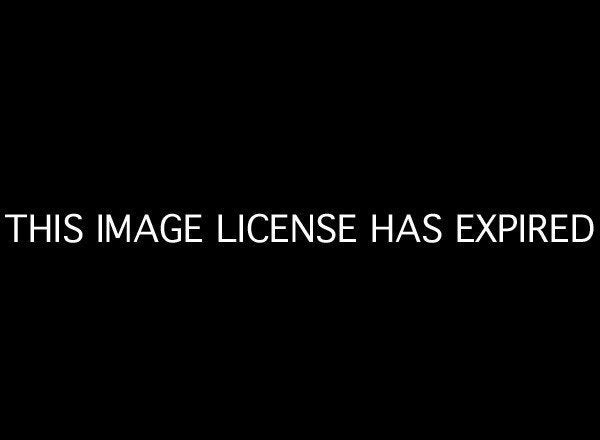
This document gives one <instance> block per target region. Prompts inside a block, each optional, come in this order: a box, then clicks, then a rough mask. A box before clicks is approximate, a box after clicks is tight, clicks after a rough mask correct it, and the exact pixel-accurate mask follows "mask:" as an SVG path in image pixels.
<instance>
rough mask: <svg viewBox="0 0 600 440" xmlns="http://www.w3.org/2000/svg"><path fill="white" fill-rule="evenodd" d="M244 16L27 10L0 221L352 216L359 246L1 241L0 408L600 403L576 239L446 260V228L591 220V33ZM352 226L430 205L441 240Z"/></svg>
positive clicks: (347, 416)
mask: <svg viewBox="0 0 600 440" xmlns="http://www.w3.org/2000/svg"><path fill="white" fill-rule="evenodd" d="M52 12H57V11H52ZM153 12H157V11H153ZM163 12H164V11H163ZM247 12H248V14H247V13H246V12H240V11H239V10H237V9H236V11H233V10H232V11H228V12H227V13H225V14H224V15H223V14H221V15H216V14H215V13H214V12H212V11H211V12H207V11H204V12H195V13H193V14H190V15H188V14H186V13H184V12H183V11H180V12H177V13H175V15H173V16H171V15H170V14H169V15H167V14H166V13H165V15H164V16H163V14H162V12H161V14H159V15H160V18H156V16H155V15H152V17H150V16H147V15H146V13H145V12H144V13H141V12H140V11H137V12H136V13H133V14H127V15H126V14H125V13H124V12H122V13H119V14H114V16H112V15H111V16H110V17H107V18H102V19H100V18H99V17H100V15H97V14H100V12H97V13H96V12H95V13H94V14H92V15H85V19H83V18H82V16H78V18H77V19H75V18H74V19H66V22H65V23H63V22H62V21H57V20H50V19H48V16H46V17H45V16H44V14H43V13H41V14H40V16H36V17H35V19H34V18H33V15H36V14H34V13H33V12H32V11H30V12H28V14H26V15H25V16H23V17H24V19H25V20H24V21H19V23H18V24H16V25H15V26H14V29H10V30H8V31H7V39H6V44H5V52H4V55H3V66H4V67H3V70H4V72H3V73H4V74H5V79H4V80H3V85H4V87H3V96H4V99H3V110H4V111H3V124H2V125H3V133H4V136H3V137H4V142H3V156H4V158H3V160H2V173H1V176H2V177H1V179H2V201H1V202H2V205H1V206H2V213H3V214H4V213H5V212H31V213H42V212H43V213H67V212H79V213H83V214H86V215H87V216H89V215H92V214H94V213H96V212H105V211H107V210H110V211H113V212H124V211H131V212H151V213H153V214H155V215H158V214H160V213H163V212H169V211H175V212H179V213H186V212H190V213H202V214H204V215H205V216H206V217H208V218H210V217H211V216H214V215H215V214H216V213H217V212H222V211H229V212H237V211H239V210H243V211H246V212H252V211H256V212H288V213H292V212H294V213H319V212H325V211H328V212H334V213H335V212H356V213H359V215H361V243H360V244H359V245H348V246H342V245H338V246H331V247H326V248H323V247H321V248H317V247H291V246H285V245H283V246H275V245H273V246H268V247H262V248H252V247H244V248H234V249H232V248H227V249H225V248H218V247H216V246H214V245H210V244H207V245H206V246H199V247H175V248H164V247H158V248H154V247H152V246H138V247H129V248H128V247H126V246H124V247H117V248H115V247H111V248H102V247H98V246H95V245H94V244H93V243H88V244H83V245H81V246H76V247H63V246H54V247H53V246H39V247H35V248H31V247H27V246H23V247H20V246H10V245H9V243H8V242H7V240H4V242H3V245H2V254H3V257H5V258H3V263H2V264H3V270H2V273H3V278H4V282H3V284H4V285H5V286H6V287H5V288H3V289H2V291H3V295H2V301H3V303H4V304H3V307H2V311H3V314H4V315H5V319H3V324H4V327H5V331H4V338H3V339H4V341H5V347H6V348H5V355H6V356H5V358H6V362H5V365H7V366H8V367H9V370H10V373H9V374H8V375H7V376H6V382H7V384H8V385H9V386H10V388H11V389H13V388H14V389H15V393H14V394H11V396H14V397H11V404H10V408H11V412H12V413H13V414H15V415H20V416H23V414H31V410H32V409H34V408H35V409H38V410H40V411H39V412H40V413H41V414H45V415H46V417H47V418H45V419H44V420H47V421H46V422H44V423H49V424H52V425H57V426H63V423H67V424H71V423H73V420H74V419H77V420H78V421H83V422H88V423H86V425H87V426H88V427H89V426H99V427H107V426H109V425H112V422H113V421H123V420H128V421H131V420H133V421H134V425H136V426H138V427H148V426H150V427H152V428H153V429H158V426H157V425H160V426H163V427H165V428H166V429H167V430H168V431H171V430H174V429H176V428H180V427H181V426H183V425H184V424H183V422H184V421H191V422H192V423H193V424H201V426H198V427H200V428H202V427H203V426H204V425H203V423H205V420H207V419H208V420H210V421H212V422H213V423H214V422H216V423H217V424H218V425H219V426H221V427H222V429H225V430H230V429H239V428H242V429H251V428H255V427H256V428H261V429H266V428H269V429H273V428H274V427H275V426H276V425H278V424H279V423H281V422H283V423H282V424H283V426H284V427H285V428H286V429H287V430H286V431H282V432H288V431H290V430H291V431H295V430H298V429H306V430H308V432H314V431H313V430H312V429H313V428H312V427H313V426H315V422H317V423H318V422H323V421H328V422H330V423H329V426H330V428H329V429H331V430H332V431H331V432H337V430H340V429H344V428H350V429H357V430H358V429H359V428H363V429H365V430H366V431H365V432H372V431H373V430H375V429H383V428H384V427H386V426H387V425H388V424H389V423H391V424H392V426H395V427H396V428H399V427H400V428H401V427H403V426H407V427H408V425H404V424H403V423H405V422H401V421H402V420H407V419H408V420H410V421H412V422H413V423H416V424H418V425H420V426H421V427H422V428H423V429H426V430H431V429H440V428H441V429H455V428H460V429H465V428H467V427H469V428H471V429H473V428H474V427H475V425H477V424H478V423H481V422H483V425H484V426H485V427H486V428H487V429H488V430H490V429H491V430H497V429H507V430H509V432H512V431H510V430H511V429H512V428H511V427H512V426H514V423H515V422H522V421H525V420H528V421H532V420H533V421H534V423H532V424H531V426H532V428H533V429H540V427H548V426H551V427H553V428H556V429H557V428H558V426H557V425H559V424H560V425H561V426H563V427H566V428H568V429H573V424H572V423H573V419H572V418H571V416H572V415H573V414H576V415H577V417H578V418H579V420H580V421H581V420H583V419H584V418H585V417H586V414H588V411H589V409H586V408H587V405H586V403H585V402H586V396H589V395H590V394H591V393H592V390H593V389H595V388H594V385H593V381H592V375H591V372H592V371H593V369H594V366H595V365H596V364H595V363H594V362H592V359H593V356H592V355H593V348H594V347H593V341H594V339H595V338H596V336H597V327H598V326H597V322H596V320H595V314H596V310H597V304H596V301H595V299H594V297H593V295H594V293H595V290H597V289H596V287H595V284H594V283H593V281H595V279H594V269H595V266H596V262H597V253H596V247H597V238H595V239H594V242H593V243H590V244H587V245H560V244H559V245H552V246H544V245H541V246H522V245H521V246H518V245H515V244H508V245H506V246H486V245H482V246H460V245H458V244H456V243H455V242H454V241H455V240H454V238H455V236H454V225H453V218H454V216H455V215H456V214H457V213H460V212H477V213H487V214H490V213H512V214H518V213H530V212H531V213H545V214H549V213H585V214H588V215H592V216H593V217H594V218H595V220H596V221H597V212H598V211H597V208H596V207H595V205H596V203H595V200H596V199H595V195H594V193H593V188H594V187H595V186H596V184H595V180H596V179H595V178H594V177H595V174H594V161H593V159H592V154H593V152H592V147H593V146H594V145H596V144H597V135H596V133H595V130H594V128H595V121H596V118H597V108H596V107H595V102H596V101H597V85H596V84H595V82H594V81H593V78H595V77H597V69H596V68H595V66H594V65H593V54H594V52H593V49H594V47H593V46H592V44H591V43H592V40H591V39H589V38H590V36H589V35H588V33H591V32H592V29H591V28H589V27H588V26H587V25H586V24H585V23H584V22H583V21H582V19H581V18H580V17H575V18H569V17H567V16H566V15H565V16H563V17H561V19H560V20H559V21H556V19H553V20H550V19H549V18H543V17H542V16H541V15H540V14H539V13H536V14H532V15H527V17H526V18H524V17H525V13H524V11H521V13H520V14H516V15H514V16H513V15H510V14H509V16H506V15H504V14H500V11H496V12H494V13H487V12H483V11H481V13H480V15H477V13H476V12H475V11H469V14H466V11H445V12H441V11H427V12H425V13H420V14H416V13H414V12H412V11H404V12H397V11H395V12H393V13H392V12H385V11H380V12H376V13H374V14H371V13H369V14H367V13H366V11H353V12H354V14H351V15H347V14H346V13H344V14H338V13H332V14H328V15H327V17H326V18H325V14H324V11H321V13H319V14H308V16H307V15H306V14H303V13H301V11H295V12H293V13H284V12H283V11H281V12H280V13H276V12H275V11H272V10H270V11H269V13H268V14H267V13H266V12H265V11H262V12H261V11H255V10H253V11H247ZM305 12H306V11H305ZM338 12H339V11H338ZM446 12H448V13H449V12H453V13H454V15H446ZM538 12H539V11H538ZM69 13H70V14H73V13H74V12H73V11H70V12H69ZM250 13H253V14H251V15H249V14H250ZM75 14H76V13H75ZM278 14H280V15H278ZM470 14H474V15H470ZM184 16H185V18H184ZM69 17H70V15H69ZM102 17H104V15H102ZM257 17H259V18H260V19H259V18H257ZM517 17H518V18H517ZM63 18H65V16H64V15H63ZM375 212H376V213H380V214H387V213H395V214H405V213H413V214H423V213H428V212H438V213H440V214H441V215H443V217H444V219H445V220H446V221H447V225H448V227H447V228H445V229H444V233H445V238H444V241H443V243H441V244H440V245H438V246H420V247H417V246H413V245H411V244H410V243H407V244H406V245H401V246H394V247H377V248H376V247H374V246H371V245H369V244H368V238H369V234H368V229H367V228H366V225H368V223H364V221H365V220H368V218H369V215H370V214H371V213H375ZM363 229H366V232H365V231H363ZM3 233H5V231H3ZM4 237H6V235H4ZM54 411H56V412H58V413H61V414H63V416H62V417H54V416H52V414H53V412H54ZM36 413H38V412H36ZM40 417H41V416H40ZM173 417H174V418H173ZM40 420H41V419H40ZM92 423H93V424H92ZM578 425H579V423H578ZM48 426H50V425H48ZM133 429H139V428H135V427H134V428H133Z"/></svg>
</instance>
